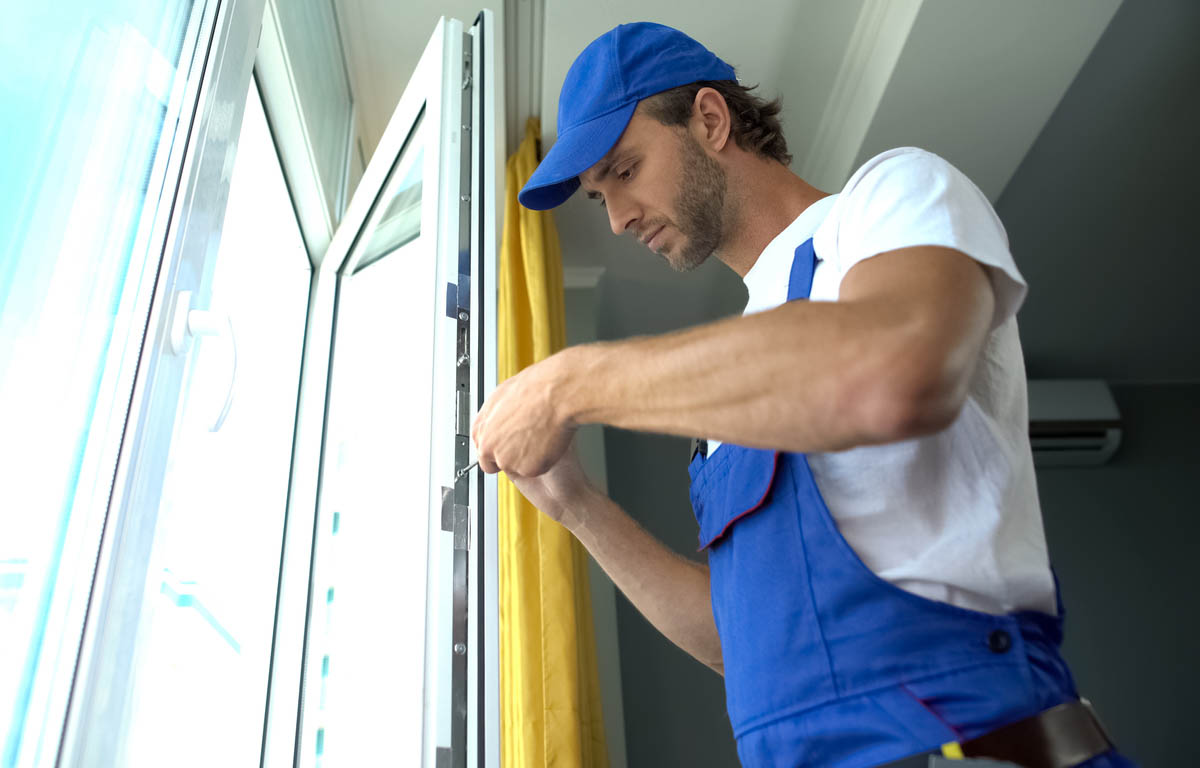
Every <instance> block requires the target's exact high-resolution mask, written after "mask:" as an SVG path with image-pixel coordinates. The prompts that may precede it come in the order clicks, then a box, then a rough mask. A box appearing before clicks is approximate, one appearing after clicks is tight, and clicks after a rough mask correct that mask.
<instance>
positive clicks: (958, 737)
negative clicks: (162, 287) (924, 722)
mask: <svg viewBox="0 0 1200 768" xmlns="http://www.w3.org/2000/svg"><path fill="white" fill-rule="evenodd" d="M900 690H902V691H904V692H905V693H907V694H908V695H909V696H912V698H913V701H915V702H917V703H918V704H920V705H921V706H922V707H924V708H925V711H926V712H928V713H929V714H931V715H933V716H934V717H936V718H937V719H938V720H939V721H940V722H941V723H942V725H944V726H946V727H947V728H949V729H950V732H951V733H953V734H954V738H955V739H956V740H957V741H960V742H961V741H962V740H963V735H962V731H960V730H958V729H957V728H955V727H954V726H953V725H952V724H951V723H950V722H949V721H947V720H946V718H944V717H942V716H941V715H939V714H938V713H937V710H935V709H934V708H933V707H931V706H929V704H927V703H926V702H925V700H924V699H922V698H921V697H920V696H918V695H917V694H915V693H913V692H912V690H911V689H909V687H908V686H907V685H905V684H904V683H901V684H900Z"/></svg>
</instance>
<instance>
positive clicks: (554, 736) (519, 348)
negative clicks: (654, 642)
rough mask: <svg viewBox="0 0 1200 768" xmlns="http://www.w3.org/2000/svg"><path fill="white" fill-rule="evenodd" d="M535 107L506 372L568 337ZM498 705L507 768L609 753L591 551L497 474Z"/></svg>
mask: <svg viewBox="0 0 1200 768" xmlns="http://www.w3.org/2000/svg"><path fill="white" fill-rule="evenodd" d="M540 133H541V130H540V126H539V124H538V121H537V120H536V119H535V118H531V119H530V120H529V123H528V124H527V125H526V127H525V139H524V140H523V141H522V142H521V146H520V148H519V149H518V150H517V153H516V154H515V155H513V156H512V157H510V158H509V159H508V174H507V179H506V182H505V183H506V189H507V191H506V195H505V198H506V199H505V206H504V234H503V240H502V242H501V247H500V302H499V317H498V318H497V332H498V334H499V349H498V361H497V362H498V366H499V371H498V373H499V377H500V379H501V380H504V379H506V378H508V377H509V376H512V375H514V374H516V373H517V372H518V371H520V370H521V369H522V368H525V367H526V366H528V365H532V364H533V363H535V362H537V361H539V360H542V359H543V358H545V357H548V356H549V355H552V354H554V353H555V352H557V351H558V350H560V349H562V348H563V346H565V344H566V335H567V334H566V318H565V316H564V314H563V287H562V254H561V252H560V250H559V244H558V233H557V231H556V230H555V228H554V219H553V218H552V217H551V215H550V214H549V213H548V212H541V211H530V210H528V209H526V208H523V207H522V206H521V205H520V204H519V203H518V202H517V192H518V191H519V190H520V189H521V187H522V186H523V185H524V184H525V182H526V181H527V180H528V179H529V177H530V176H531V175H532V174H533V170H534V168H536V167H537V163H538V157H537V137H538V136H539V135H540ZM499 515H500V521H499V531H500V542H499V544H500V715H501V722H502V725H501V731H500V740H501V742H500V743H501V747H500V748H501V752H502V755H503V761H502V764H503V766H504V768H536V767H540V766H563V767H564V768H566V767H567V766H584V768H603V767H604V766H607V765H608V752H607V750H606V748H605V742H604V721H603V715H602V712H601V705H600V684H599V679H598V676H597V673H596V634H595V631H594V629H593V627H592V605H591V597H590V593H589V592H588V574H587V559H586V558H587V555H586V553H585V552H584V550H583V547H582V546H580V544H579V542H578V541H576V540H575V537H574V536H572V535H571V534H570V533H568V532H567V530H566V529H565V528H563V527H562V526H561V525H559V524H558V523H555V522H553V521H552V520H550V519H549V518H548V517H546V516H545V515H543V514H542V513H540V512H538V510H537V509H535V508H534V507H533V505H532V504H530V503H529V502H528V501H527V500H526V499H525V497H524V496H522V495H521V493H520V492H519V491H518V490H517V489H516V487H515V486H514V485H513V484H512V483H511V482H509V480H508V478H506V477H504V476H503V475H501V476H500V490H499Z"/></svg>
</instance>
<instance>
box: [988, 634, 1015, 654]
mask: <svg viewBox="0 0 1200 768" xmlns="http://www.w3.org/2000/svg"><path fill="white" fill-rule="evenodd" d="M988 648H989V649H990V650H991V652H992V653H1005V652H1007V651H1008V649H1009V648H1012V635H1010V634H1008V632H1007V631H1006V630H1003V629H995V630H992V633H991V634H990V635H988Z"/></svg>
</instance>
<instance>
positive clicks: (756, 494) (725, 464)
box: [691, 445, 780, 549]
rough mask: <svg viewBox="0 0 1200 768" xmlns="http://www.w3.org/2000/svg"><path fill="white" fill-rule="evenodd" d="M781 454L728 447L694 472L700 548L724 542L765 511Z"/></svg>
mask: <svg viewBox="0 0 1200 768" xmlns="http://www.w3.org/2000/svg"><path fill="white" fill-rule="evenodd" d="M779 460H780V455H779V451H766V450H759V449H756V448H745V447H742V446H740V445H724V446H722V447H721V449H720V450H719V451H718V452H717V453H716V454H714V455H713V457H712V458H711V459H709V460H708V461H703V460H701V459H697V461H696V462H695V463H694V464H693V467H692V469H693V473H692V486H691V497H692V509H693V510H694V512H695V514H696V522H698V523H699V524H700V548H701V549H708V548H710V547H713V546H715V545H717V544H718V543H720V541H721V540H722V539H723V538H724V537H725V536H726V535H727V534H728V533H729V531H730V529H731V528H732V527H733V525H734V524H735V523H737V522H738V521H739V520H741V519H742V518H744V517H747V516H749V515H751V514H753V513H755V512H757V511H758V510H759V509H761V508H762V507H763V506H764V505H765V504H766V503H767V500H768V498H769V497H770V495H771V487H772V485H773V484H774V481H775V474H776V472H777V471H778V469H779Z"/></svg>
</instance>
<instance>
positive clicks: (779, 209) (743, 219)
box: [717, 156, 828, 277]
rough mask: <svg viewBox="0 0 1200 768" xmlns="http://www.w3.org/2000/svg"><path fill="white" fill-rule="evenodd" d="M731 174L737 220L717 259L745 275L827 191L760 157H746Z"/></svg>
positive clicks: (733, 202)
mask: <svg viewBox="0 0 1200 768" xmlns="http://www.w3.org/2000/svg"><path fill="white" fill-rule="evenodd" d="M728 173H729V176H728V179H729V184H730V193H732V195H731V196H732V197H733V198H734V199H733V201H732V208H731V209H730V210H731V211H733V214H734V220H733V221H732V222H730V223H729V231H728V233H727V235H726V237H725V244H724V245H723V246H722V248H721V250H720V251H719V252H718V253H717V258H719V259H720V260H721V261H723V262H725V265H726V266H728V267H729V268H730V269H732V270H733V271H734V272H736V273H738V275H739V276H740V277H745V276H746V274H747V273H748V272H749V271H750V269H751V267H753V266H754V264H755V262H757V261H758V257H759V255H760V254H762V252H763V249H765V248H766V247H767V245H768V244H770V242H771V241H772V240H774V239H775V237H776V235H778V234H779V233H780V232H782V231H783V230H785V229H787V226H788V225H789V224H791V223H792V222H793V221H795V220H796V217H797V216H799V215H800V214H801V213H803V212H804V211H805V209H807V208H808V206H810V205H812V204H813V203H815V202H816V201H818V200H820V199H821V198H823V197H826V196H827V195H828V193H826V192H822V191H821V190H819V189H817V188H816V187H814V186H812V185H811V184H809V183H808V182H806V181H805V180H804V179H802V178H800V177H799V176H797V175H796V174H794V173H792V172H791V170H789V169H788V168H787V167H786V166H784V165H782V164H781V163H778V162H775V161H774V160H766V159H763V158H760V157H757V156H747V157H746V159H745V162H743V163H739V164H738V167H737V168H730V169H728Z"/></svg>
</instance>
